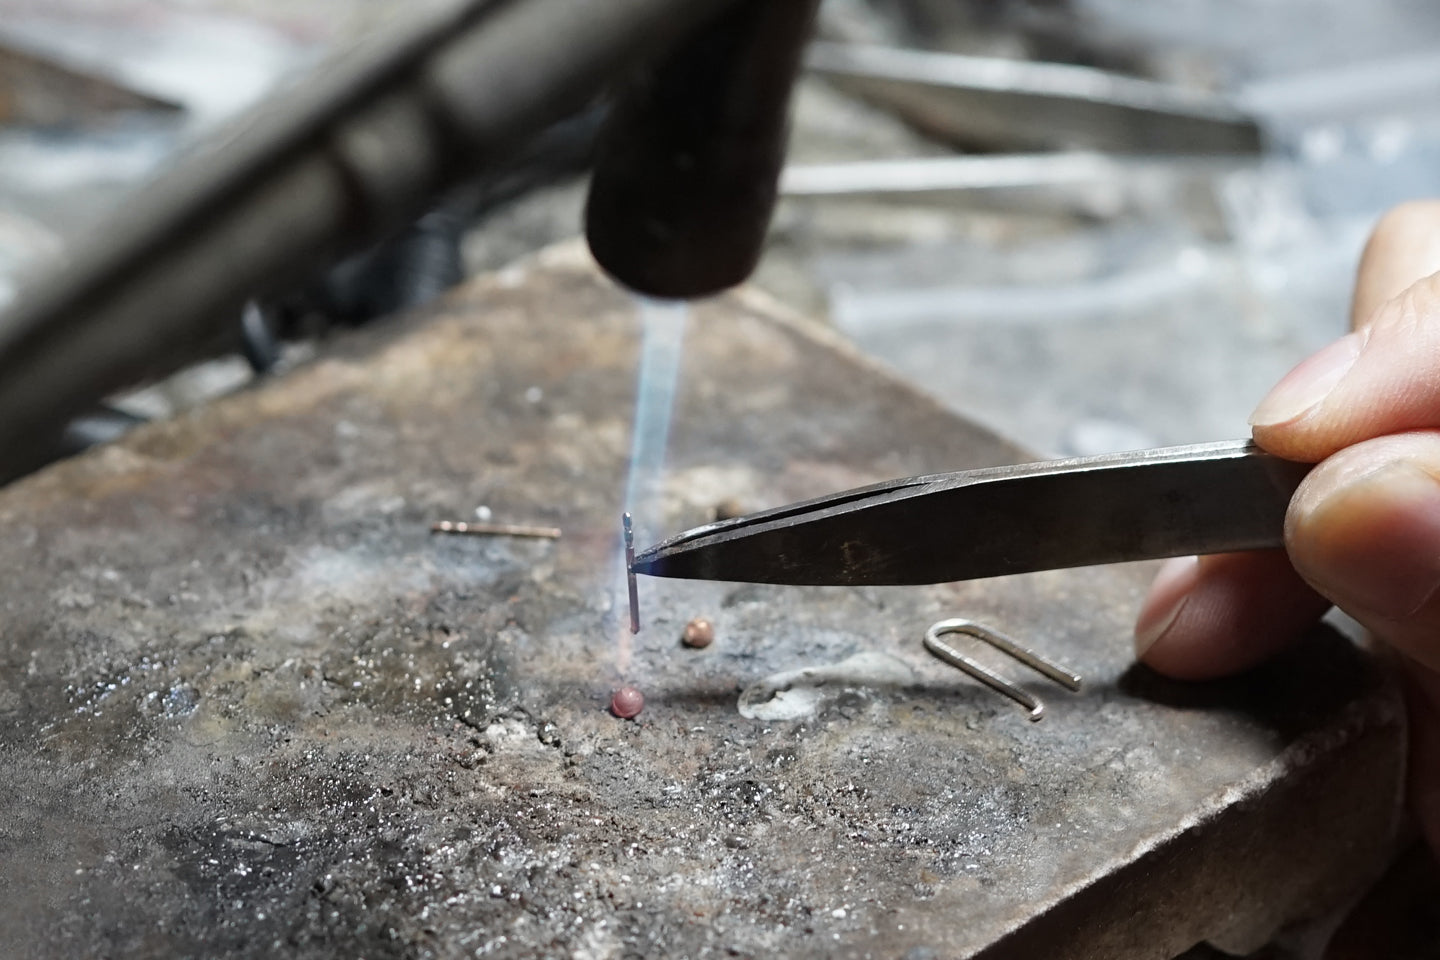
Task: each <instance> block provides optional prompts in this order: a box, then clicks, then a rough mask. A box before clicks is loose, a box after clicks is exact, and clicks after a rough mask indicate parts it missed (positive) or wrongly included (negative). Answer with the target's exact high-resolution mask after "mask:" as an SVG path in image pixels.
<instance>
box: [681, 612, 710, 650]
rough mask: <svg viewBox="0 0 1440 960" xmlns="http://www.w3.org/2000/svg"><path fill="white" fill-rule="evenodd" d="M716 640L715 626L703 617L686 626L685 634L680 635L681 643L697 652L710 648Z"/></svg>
mask: <svg viewBox="0 0 1440 960" xmlns="http://www.w3.org/2000/svg"><path fill="white" fill-rule="evenodd" d="M714 640H715V625H714V624H712V623H711V622H710V621H709V620H706V619H704V618H703V617H696V618H695V619H694V620H691V621H690V622H689V623H687V624H685V632H684V633H682V634H680V642H681V643H683V644H685V646H687V647H694V648H695V649H696V650H701V649H704V648H705V647H708V646H710V644H711V643H712V642H714Z"/></svg>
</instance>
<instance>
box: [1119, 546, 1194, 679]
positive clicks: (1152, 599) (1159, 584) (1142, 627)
mask: <svg viewBox="0 0 1440 960" xmlns="http://www.w3.org/2000/svg"><path fill="white" fill-rule="evenodd" d="M1199 573H1200V558H1199V557H1175V558H1174V559H1172V560H1167V561H1165V565H1164V566H1163V567H1161V568H1160V572H1159V573H1157V574H1156V575H1155V582H1154V583H1152V584H1151V585H1150V593H1149V594H1148V595H1147V596H1146V597H1145V605H1144V606H1143V607H1141V608H1140V616H1139V617H1138V618H1136V620H1135V656H1136V657H1139V658H1144V656H1145V652H1146V651H1147V650H1149V649H1150V648H1151V647H1153V646H1155V641H1157V640H1159V639H1160V638H1161V637H1163V636H1164V635H1165V631H1167V630H1169V629H1170V625H1171V624H1172V623H1174V622H1175V618H1176V617H1178V616H1179V615H1180V611H1181V610H1182V609H1183V608H1184V606H1185V601H1186V600H1188V599H1189V598H1190V591H1191V590H1192V589H1194V587H1195V582H1196V580H1197V579H1198V578H1199Z"/></svg>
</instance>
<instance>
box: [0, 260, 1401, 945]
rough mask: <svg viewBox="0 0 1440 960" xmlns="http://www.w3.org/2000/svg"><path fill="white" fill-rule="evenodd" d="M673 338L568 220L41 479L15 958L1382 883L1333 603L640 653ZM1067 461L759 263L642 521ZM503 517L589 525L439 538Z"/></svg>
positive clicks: (698, 322) (661, 643) (877, 603)
mask: <svg viewBox="0 0 1440 960" xmlns="http://www.w3.org/2000/svg"><path fill="white" fill-rule="evenodd" d="M639 331H640V325H639V321H638V320H637V315H636V309H635V305H634V302H633V301H632V300H631V299H630V298H629V297H628V296H627V295H625V294H624V293H623V292H621V291H619V290H618V289H616V288H614V287H613V286H611V285H610V284H609V283H608V282H606V281H605V280H604V279H603V278H601V277H600V276H599V275H598V273H597V272H596V271H595V269H594V268H593V266H592V265H591V264H590V263H589V261H588V258H587V256H586V255H585V254H584V252H583V249H582V248H581V247H580V246H578V244H566V245H562V246H560V247H556V248H551V249H550V250H548V251H546V252H544V253H542V254H541V255H539V256H537V257H535V258H533V259H531V260H529V261H526V262H523V263H521V264H518V265H516V266H513V267H510V268H507V269H505V270H502V271H500V272H498V273H495V274H490V275H487V276H485V277H482V278H480V279H478V280H476V281H474V282H472V283H470V284H469V285H468V286H466V287H464V288H462V289H460V290H459V291H458V292H456V293H455V294H454V295H453V296H451V297H450V298H448V299H447V300H446V301H444V302H443V303H442V304H441V305H440V306H439V307H437V308H435V309H434V310H432V311H431V312H430V313H429V314H427V315H425V316H422V317H412V318H408V319H406V320H404V321H403V322H397V323H393V324H391V325H389V326H387V327H385V328H384V329H380V330H374V331H365V332H361V333H356V334H353V335H347V336H345V337H341V338H338V339H336V340H335V341H333V342H331V343H329V344H327V345H326V346H325V348H324V349H323V350H322V352H321V356H320V357H319V358H318V359H317V360H315V361H313V362H311V363H309V364H308V365H306V366H304V367H302V368H300V369H297V370H295V371H293V372H291V373H289V374H288V375H286V376H284V377H282V378H279V379H276V380H273V381H272V382H270V383H268V384H265V385H263V386H260V387H258V388H256V389H253V390H250V391H247V392H245V393H243V394H241V395H237V396H234V397H232V398H229V399H226V400H223V401H221V402H218V403H215V404H213V405H212V406H209V407H207V408H205V409H202V410H200V411H198V412H196V413H192V414H190V415H187V416H184V417H182V418H180V419H177V420H174V421H171V422H166V423H159V424H155V425H151V426H147V427H144V428H142V429H139V430H137V431H135V432H134V433H133V434H131V435H130V436H128V437H126V438H125V439H124V440H122V441H121V442H119V443H117V444H114V445H112V446H109V447H106V448H102V449H97V450H94V451H92V452H90V453H88V454H86V455H84V456H82V457H79V458H76V459H74V460H71V461H68V462H64V463H60V464H58V465H55V466H52V467H51V468H49V469H47V470H45V471H43V472H41V473H39V474H36V475H33V476H31V477H29V478H27V479H25V480H23V481H20V482H18V483H15V484H13V485H12V486H10V487H9V488H7V489H5V490H3V491H0V609H3V633H0V769H3V771H4V776H3V781H0V902H3V903H4V904H5V908H4V909H3V911H0V942H3V943H5V944H7V947H6V950H7V951H12V950H13V951H16V952H14V953H13V954H12V955H15V956H29V957H92V956H93V957H100V956H104V957H122V956H160V955H164V956H177V957H179V956H206V957H257V958H258V957H267V958H268V957H274V956H281V955H283V956H293V957H322V956H324V957H329V956H357V957H358V956H364V957H366V958H375V957H472V956H496V957H532V956H567V957H568V956H573V957H642V956H643V957H659V956H670V957H701V956H753V957H762V956H792V957H810V956H813V957H822V956H824V957H832V956H833V957H906V958H911V960H921V958H926V957H946V958H951V957H972V956H984V957H1037V956H1045V957H1107V958H1125V957H1171V956H1175V955H1177V954H1179V953H1181V952H1183V951H1185V950H1186V949H1188V948H1189V947H1191V946H1192V945H1194V944H1196V943H1199V942H1202V941H1207V940H1209V941H1211V942H1213V943H1215V944H1217V945H1219V946H1221V947H1225V948H1228V949H1233V950H1250V949H1254V948H1256V947H1258V946H1259V945H1261V944H1263V943H1264V942H1266V941H1267V940H1268V939H1269V938H1270V937H1272V936H1273V935H1274V934H1275V933H1276V932H1277V930H1279V929H1280V928H1282V927H1283V926H1284V925H1286V924H1293V923H1296V922H1303V921H1305V920H1307V919H1311V918H1314V917H1316V916H1323V915H1325V914H1326V913H1327V911H1333V910H1334V909H1335V907H1336V906H1337V905H1338V904H1340V903H1342V902H1343V901H1344V899H1345V898H1346V897H1348V896H1350V895H1351V894H1353V893H1354V892H1355V889H1356V886H1357V884H1363V883H1364V882H1365V880H1366V878H1367V877H1368V876H1369V875H1371V874H1372V873H1373V871H1375V870H1377V869H1378V868H1379V867H1380V866H1381V859H1382V858H1383V856H1384V855H1385V851H1386V841H1387V839H1388V838H1389V836H1390V835H1391V833H1392V831H1393V830H1394V827H1395V821H1396V817H1397V811H1398V797H1399V795H1400V781H1401V776H1402V767H1403V764H1402V756H1403V736H1402V709H1401V707H1400V704H1399V700H1398V698H1397V696H1396V693H1395V690H1394V689H1393V688H1392V686H1390V684H1389V683H1388V682H1387V681H1386V680H1385V679H1384V678H1383V676H1382V675H1381V673H1380V671H1378V670H1377V669H1376V668H1375V667H1374V666H1373V665H1372V663H1371V661H1370V660H1369V658H1368V657H1367V656H1366V655H1365V654H1364V653H1362V652H1360V651H1358V650H1357V649H1356V648H1355V647H1354V646H1352V645H1351V644H1350V643H1349V642H1348V641H1347V640H1345V639H1343V638H1342V637H1341V636H1340V635H1338V634H1337V633H1335V632H1333V631H1330V630H1328V629H1322V630H1318V631H1317V632H1316V633H1315V635H1314V636H1313V637H1311V638H1309V640H1308V641H1307V642H1306V643H1305V644H1304V645H1303V647H1302V648H1301V649H1299V650H1297V651H1296V652H1295V653H1294V654H1292V655H1290V656H1288V657H1286V658H1283V659H1282V660H1281V661H1279V662H1276V663H1274V664H1272V665H1270V666H1268V667H1265V668H1262V669H1260V670H1256V671H1254V672H1252V673H1250V674H1248V675H1246V676H1243V677H1241V678H1237V679H1234V680H1231V681H1225V682H1217V683H1208V684H1190V685H1186V684H1177V683H1172V682H1168V681H1165V680H1163V679H1162V678H1160V677H1158V676H1156V675H1154V674H1152V673H1150V672H1149V671H1147V670H1146V669H1144V668H1142V667H1138V666H1136V665H1135V664H1134V660H1133V653H1132V650H1131V642H1130V627H1131V623H1132V621H1133V618H1134V615H1135V612H1136V610H1137V608H1138V605H1139V602H1140V599H1141V597H1142V595H1143V591H1144V588H1145V584H1146V582H1147V581H1148V578H1149V576H1150V574H1151V572H1152V570H1151V567H1150V565H1145V564H1141V565H1130V566H1120V567H1108V568H1089V569H1078V570H1069V571H1057V572H1052V573H1042V574H1034V575H1027V576H1021V577H1012V578H1004V579H995V580H987V581H979V582H970V583H961V584H952V585H941V586H935V587H923V588H914V587H911V588H866V589H837V588H818V587H804V588H784V587H760V586H747V585H737V584H725V583H691V582H662V581H642V583H641V598H642V605H643V610H642V612H643V614H644V620H645V625H644V628H643V629H642V631H641V633H640V634H639V635H638V636H637V637H635V638H634V639H633V649H631V650H630V651H629V654H628V662H627V661H626V659H625V655H624V654H623V653H622V652H621V651H622V644H623V643H625V642H627V641H626V620H627V616H626V612H625V604H624V592H623V577H620V576H617V574H618V573H619V572H620V560H619V529H620V524H619V519H620V512H621V509H622V503H621V499H622V495H623V490H624V487H625V482H626V470H627V459H628V451H629V440H630V438H629V433H630V427H631V418H632V415H633V411H634V396H635V382H636V381H635V372H636V363H637V356H638V349H639V340H638V337H639ZM1024 456H1025V454H1024V453H1023V451H1020V450H1018V449H1016V448H1015V447H1014V446H1012V445H1010V444H1008V443H1006V442H1005V441H1003V440H1001V439H999V438H997V437H995V436H994V435H992V434H989V433H987V432H986V431H984V430H982V429H981V428H979V427H976V426H974V425H972V424H969V423H967V422H965V421H963V420H962V419H960V418H958V417H956V416H955V415H954V414H953V413H950V412H948V411H946V410H945V409H943V408H942V407H941V406H939V405H938V404H937V403H935V402H933V401H932V400H930V399H929V398H927V397H926V396H924V395H922V394H920V393H918V392H916V391H915V390H914V389H912V388H911V387H910V386H909V385H908V384H906V383H904V382H902V381H900V380H899V379H898V378H896V377H894V376H892V375H891V374H889V373H887V372H886V371H885V370H883V369H880V368H879V367H877V366H875V365H873V364H872V363H870V362H868V361H867V360H866V359H864V358H863V357H861V356H860V355H859V354H858V353H856V352H855V351H854V350H853V349H851V348H849V347H848V346H847V345H846V344H845V343H843V342H842V341H840V340H839V339H838V338H837V337H835V336H834V335H833V334H832V333H830V332H829V331H827V330H826V329H824V328H822V327H820V326H818V325H815V324H812V323H810V322H808V321H806V320H804V319H803V318H799V317H795V316H792V315H789V314H788V313H787V311H785V310H784V309H783V308H781V307H779V306H777V305H776V304H774V303H773V302H770V301H767V300H765V299H764V298H763V297H761V296H760V295H758V294H756V293H754V292H752V291H743V290H742V291H740V292H737V293H732V294H730V295H727V296H724V297H721V298H719V299H716V300H714V301H711V302H708V303H705V304H703V305H700V306H699V307H698V308H697V309H696V311H695V316H694V318H693V320H692V322H691V323H690V326H689V331H688V334H687V339H686V343H685V358H684V369H683V371H682V373H681V390H680V395H679V398H678V402H677V406H676V410H675V416H674V424H673V427H672V431H671V444H670V448H669V460H668V464H667V468H666V471H665V473H664V483H663V489H662V491H661V492H660V500H659V507H658V508H657V509H658V515H659V516H661V517H662V518H663V523H664V527H665V528H664V529H653V528H643V527H642V529H640V530H639V531H637V532H638V535H639V541H640V545H641V546H645V545H648V544H649V543H650V542H653V541H654V540H656V539H659V538H660V537H662V536H667V535H669V534H671V533H674V532H676V531H679V530H681V529H683V528H686V527H688V526H691V525H694V524H697V523H701V522H705V521H706V520H708V519H710V518H711V516H712V513H713V511H714V510H715V508H716V505H717V504H720V503H722V502H727V501H735V502H739V503H741V504H743V505H744V506H745V507H746V508H747V509H760V508H764V507H769V506H774V505H778V504H781V503H784V502H787V501H790V500H793V499H797V498H801V497H808V496H816V495H821V494H825V493H829V492H832V491H835V490H839V489H843V488H846V487H850V486H855V485H859V484H863V483H867V482H872V481H878V480H883V479H888V478H891V477H897V476H903V475H909V474H918V473H927V472H937V471H944V470H954V469H961V468H967V467H978V466H986V465H994V464H999V463H1004V462H1012V461H1014V460H1017V459H1022V458H1024ZM480 505H484V506H485V507H487V508H488V509H489V511H490V513H491V515H493V517H494V518H495V519H496V520H503V521H512V522H532V523H543V524H551V525H554V526H557V527H559V528H561V529H562V531H563V535H562V536H561V538H560V539H558V540H553V541H552V540H535V539H516V538H500V537H497V538H479V537H454V536H437V535H435V534H432V533H431V532H430V529H429V527H430V524H431V523H432V522H433V521H436V520H442V519H449V518H455V519H467V518H470V519H473V511H474V510H475V509H476V508H477V507H478V506H480ZM697 616H703V617H706V618H708V619H710V620H711V621H713V623H714V624H715V631H716V639H715V642H714V643H713V644H712V645H711V646H710V647H709V648H707V649H704V650H692V649H688V648H685V647H683V646H681V645H680V643H679V637H680V634H681V631H682V629H683V626H684V624H685V623H686V622H687V621H688V620H690V619H691V618H692V617H697ZM956 616H964V617H969V618H972V619H975V620H978V621H981V622H984V623H986V624H988V625H990V626H993V627H995V628H997V629H1001V630H1003V631H1004V632H1006V633H1008V634H1010V635H1011V636H1013V637H1015V638H1017V639H1019V640H1021V641H1023V642H1024V643H1026V644H1028V645H1030V646H1033V647H1035V648H1037V649H1039V650H1041V651H1043V652H1045V653H1046V654H1048V655H1050V656H1052V657H1054V658H1056V659H1059V660H1060V661H1062V662H1063V663H1065V664H1066V665H1068V666H1070V667H1073V668H1075V669H1076V670H1078V672H1080V673H1081V674H1082V675H1083V676H1084V678H1085V685H1084V687H1083V689H1082V690H1081V692H1080V693H1078V694H1071V693H1067V692H1065V691H1062V690H1059V689H1058V688H1053V687H1050V686H1049V685H1048V684H1046V682H1045V681H1043V680H1041V679H1039V678H1035V679H1033V680H1032V679H1030V678H1028V677H1025V676H1024V674H1023V673H1022V672H1020V668H1018V667H1016V666H1014V665H1011V666H1007V667H1003V669H1005V670H1006V671H1007V672H1009V673H1011V674H1012V675H1013V676H1016V677H1017V679H1023V682H1024V685H1025V686H1026V687H1027V689H1032V690H1033V691H1034V692H1035V693H1037V694H1039V695H1041V696H1043V697H1044V698H1045V700H1046V702H1047V716H1046V718H1045V719H1044V720H1043V721H1042V722H1040V723H1031V722H1029V721H1028V719H1027V717H1026V715H1025V713H1024V711H1022V710H1020V709H1018V708H1017V707H1015V706H1014V705H1013V704H1011V703H1010V702H1008V701H1006V700H1004V699H1002V698H1000V697H999V696H997V695H996V694H994V693H993V692H991V691H989V690H987V689H985V688H984V687H982V686H980V685H979V684H977V683H975V682H973V681H971V680H970V679H968V678H966V677H964V676H963V675H961V674H960V673H959V672H957V671H955V670H953V669H952V668H950V667H948V666H946V665H944V664H941V663H939V662H937V661H935V660H932V659H930V658H928V657H927V656H926V655H925V653H924V651H923V649H922V648H921V644H920V640H921V637H922V636H923V634H924V631H925V629H926V627H927V626H928V625H929V624H930V623H931V622H933V621H935V620H938V619H941V618H945V617H956ZM836 664H846V665H847V666H845V667H843V668H836V667H835V665H836ZM806 668H809V672H808V673H798V674H796V673H790V674H789V675H788V676H782V678H781V679H780V680H778V681H777V680H775V679H774V678H775V677H776V676H777V675H783V674H785V673H786V672H787V671H800V670H805V669H806ZM767 678H771V679H770V680H769V681H768V682H769V684H770V686H768V687H767V686H766V684H767ZM621 682H631V683H634V684H635V685H637V686H638V687H640V688H641V689H642V690H643V691H644V693H645V696H646V706H645V709H644V711H643V712H642V713H641V714H640V715H639V717H638V718H636V719H635V720H634V721H626V720H620V719H617V718H616V717H614V716H612V715H610V714H609V713H608V712H607V710H606V706H607V704H608V702H609V697H610V693H611V691H612V690H613V689H614V688H615V687H616V686H617V685H619V684H620V683H621ZM787 688H788V689H787ZM797 692H803V693H804V694H805V695H804V696H796V695H795V694H796V693H797ZM742 695H743V698H744V703H745V704H747V705H748V706H747V709H746V711H745V712H746V713H747V714H749V716H745V715H742V713H741V711H740V709H739V704H740V703H741V702H742ZM781 706H783V707H784V709H783V710H782V709H779V708H780V707H781ZM772 708H773V709H772ZM766 717H769V718H770V719H766Z"/></svg>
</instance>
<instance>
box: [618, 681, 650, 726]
mask: <svg viewBox="0 0 1440 960" xmlns="http://www.w3.org/2000/svg"><path fill="white" fill-rule="evenodd" d="M644 709H645V694H643V693H641V692H640V691H639V690H637V689H635V688H634V687H621V688H620V689H619V690H616V691H615V692H614V693H612V694H611V695H610V712H611V713H613V714H615V716H617V717H619V718H620V719H622V720H629V719H630V718H631V717H635V716H638V715H639V713H640V711H641V710H644Z"/></svg>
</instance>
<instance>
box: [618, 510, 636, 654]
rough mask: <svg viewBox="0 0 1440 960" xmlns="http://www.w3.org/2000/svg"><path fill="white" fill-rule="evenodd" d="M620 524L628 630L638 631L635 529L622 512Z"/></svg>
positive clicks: (628, 517) (627, 516)
mask: <svg viewBox="0 0 1440 960" xmlns="http://www.w3.org/2000/svg"><path fill="white" fill-rule="evenodd" d="M620 526H621V527H622V528H623V529H624V531H625V586H626V587H627V588H628V589H629V591H630V632H631V633H639V632H640V590H639V588H638V587H637V586H636V584H635V531H634V529H633V528H632V527H631V524H630V514H628V513H626V514H622V515H621V517H620Z"/></svg>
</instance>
